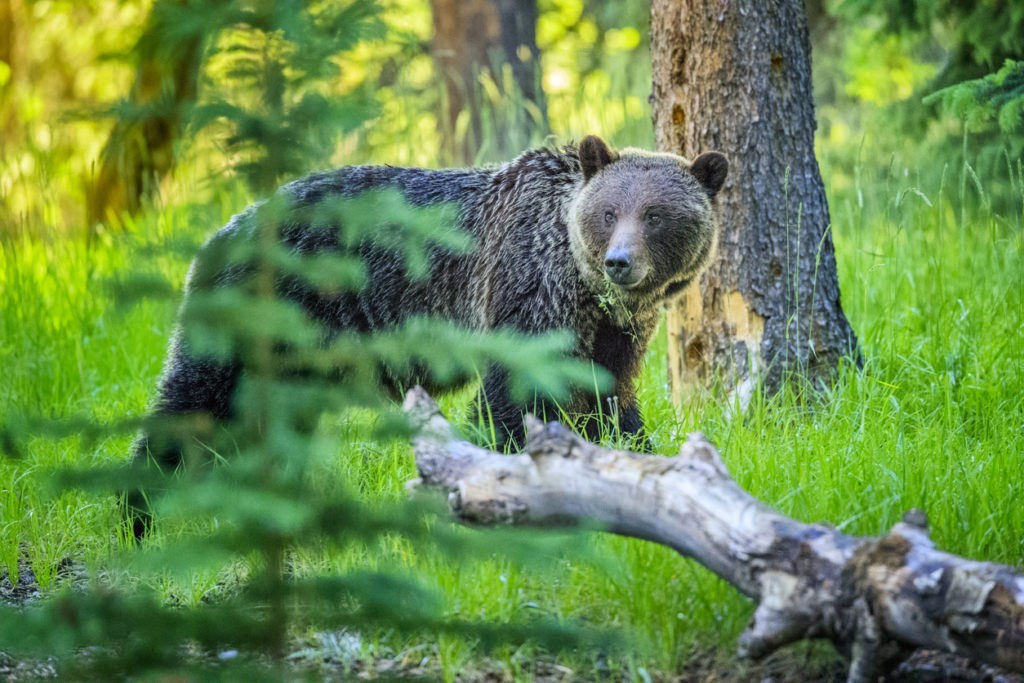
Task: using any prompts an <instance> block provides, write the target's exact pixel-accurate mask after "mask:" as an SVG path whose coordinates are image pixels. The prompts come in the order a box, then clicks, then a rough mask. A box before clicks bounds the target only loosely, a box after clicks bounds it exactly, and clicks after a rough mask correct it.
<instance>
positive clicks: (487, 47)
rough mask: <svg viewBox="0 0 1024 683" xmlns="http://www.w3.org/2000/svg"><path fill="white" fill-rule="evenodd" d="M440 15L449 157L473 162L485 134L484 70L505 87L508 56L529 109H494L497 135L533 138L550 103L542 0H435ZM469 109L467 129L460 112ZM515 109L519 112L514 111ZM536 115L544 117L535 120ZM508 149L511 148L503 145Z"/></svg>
mask: <svg viewBox="0 0 1024 683" xmlns="http://www.w3.org/2000/svg"><path fill="white" fill-rule="evenodd" d="M430 4H431V9H432V11H433V16H434V48H433V49H434V63H435V64H436V65H437V69H438V71H439V72H440V73H441V77H442V81H443V83H444V93H445V99H444V104H443V107H442V112H441V114H440V116H439V124H440V128H441V144H442V148H443V149H442V151H443V153H444V154H445V156H447V157H448V161H449V162H453V163H460V164H466V165H468V164H472V163H473V161H474V159H475V157H476V154H477V152H478V151H479V149H480V146H481V144H482V143H483V139H484V100H483V98H482V96H481V94H482V93H481V88H480V84H479V76H480V74H481V73H486V74H487V75H488V76H489V77H490V78H491V79H492V80H493V81H494V82H495V83H496V84H497V85H498V87H499V89H500V88H502V86H503V85H504V79H503V77H502V75H501V68H500V67H501V64H503V63H505V62H508V63H509V64H510V65H511V67H512V76H513V81H514V83H515V87H516V88H518V90H519V93H503V94H505V95H512V101H513V102H514V101H516V99H517V98H519V97H521V98H522V100H523V102H524V104H526V103H530V104H531V106H532V107H533V108H534V109H535V112H536V116H534V117H531V116H528V115H525V114H526V112H497V111H493V112H491V114H492V123H493V124H494V126H495V128H496V129H495V131H494V135H493V138H494V139H496V140H498V141H503V140H507V139H512V140H517V139H523V138H528V136H529V132H530V129H532V128H534V127H536V126H538V125H540V126H545V125H546V124H545V121H546V116H547V114H546V107H545V104H544V97H543V92H542V91H541V89H540V87H539V84H538V75H539V71H540V69H539V64H540V61H539V57H540V52H539V50H538V48H537V36H536V34H537V4H536V0H431V3H430ZM464 111H465V112H467V113H468V115H469V121H468V125H467V127H466V129H465V130H462V131H460V130H459V116H460V115H461V114H462V113H463V112H464ZM509 114H514V115H509ZM535 119H539V121H538V120H535ZM497 151H499V152H507V150H497Z"/></svg>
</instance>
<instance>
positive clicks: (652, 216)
mask: <svg viewBox="0 0 1024 683" xmlns="http://www.w3.org/2000/svg"><path fill="white" fill-rule="evenodd" d="M661 220H662V219H661V214H660V213H658V212H656V211H651V212H650V213H649V214H647V223H648V224H649V225H652V226H655V227H657V226H659V225H661Z"/></svg>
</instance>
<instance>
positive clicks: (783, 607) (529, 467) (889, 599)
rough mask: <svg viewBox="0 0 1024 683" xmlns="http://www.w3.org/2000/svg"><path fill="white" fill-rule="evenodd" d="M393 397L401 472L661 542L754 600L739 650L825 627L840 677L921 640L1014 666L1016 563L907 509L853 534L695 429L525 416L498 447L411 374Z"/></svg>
mask: <svg viewBox="0 0 1024 683" xmlns="http://www.w3.org/2000/svg"><path fill="white" fill-rule="evenodd" d="M404 408H405V411H406V413H407V414H408V415H409V416H410V419H411V420H412V422H413V425H414V428H415V429H416V431H415V435H414V437H413V450H414V451H415V454H416V466H417V468H418V470H419V475H420V478H419V479H418V480H416V482H414V483H416V484H420V485H426V486H434V487H441V488H444V489H447V490H448V491H449V497H448V500H449V504H450V506H451V509H452V512H453V513H454V514H455V516H456V517H457V518H458V519H460V520H462V521H465V522H470V523H476V524H483V525H493V524H532V525H547V526H550V525H557V524H567V523H576V522H580V521H587V522H590V523H597V524H598V525H601V526H602V527H603V528H605V529H606V530H607V531H610V532H612V533H616V534H621V535H625V536H633V537H636V538H642V539H646V540H649V541H653V542H655V543H660V544H663V545H666V546H669V547H671V548H673V549H675V550H676V551H678V552H679V553H680V554H682V555H683V556H685V557H689V558H692V559H694V560H696V561H697V562H700V563H701V564H702V565H704V566H705V567H707V568H708V569H710V570H711V571H713V572H714V573H715V574H717V575H718V576H720V577H722V578H723V579H725V580H726V581H728V582H729V583H731V584H732V585H733V586H734V587H736V589H737V590H739V591H740V592H741V593H743V594H744V595H746V596H748V597H750V598H752V599H753V600H754V601H756V603H757V608H756V610H755V612H754V616H753V619H752V621H751V623H750V624H749V626H748V627H747V629H746V630H745V631H744V632H743V634H742V635H741V636H740V643H739V651H740V654H741V655H743V656H747V657H751V658H755V659H756V658H760V657H764V656H766V655H768V654H770V653H772V652H774V651H775V650H777V649H779V648H780V647H782V646H784V645H787V644H789V643H792V642H795V641H798V640H803V639H813V638H824V639H828V640H831V641H832V642H833V643H835V644H836V645H837V646H838V647H839V649H840V650H841V651H843V652H845V653H847V654H848V656H849V658H850V669H849V677H848V680H850V681H869V680H875V679H876V678H878V677H879V676H881V675H884V674H885V673H886V672H887V671H889V670H890V669H891V668H892V667H893V666H895V665H896V664H898V663H899V662H900V661H902V660H903V659H905V658H906V656H907V655H908V654H910V653H911V652H913V651H914V650H915V649H918V648H927V649H931V650H939V651H943V652H949V653H954V654H957V655H960V656H963V657H966V658H968V659H971V660H975V661H979V662H985V663H988V664H993V665H995V666H998V667H1002V668H1004V669H1010V670H1013V671H1024V576H1022V575H1021V574H1020V573H1018V572H1016V571H1015V570H1014V569H1012V568H1011V567H1008V566H1005V565H999V564H993V563H987V562H976V561H972V560H968V559H965V558H961V557H957V556H955V555H951V554H949V553H945V552H942V551H940V550H937V549H936V548H935V547H934V545H933V544H932V542H931V540H930V539H929V537H928V529H927V519H926V518H925V516H924V514H923V513H922V512H920V511H917V510H911V511H910V512H908V513H907V514H906V515H905V516H904V519H903V521H902V522H899V523H897V524H896V525H895V526H893V528H892V529H891V530H890V531H889V532H888V533H887V534H885V535H883V536H880V537H858V536H850V535H847V534H843V533H841V532H839V531H838V530H836V529H834V528H832V527H830V526H826V525H822V524H804V523H801V522H798V521H796V520H793V519H790V518H788V517H786V516H784V515H782V514H780V513H778V512H776V511H774V510H772V509H771V508H769V507H768V506H767V505H765V504H764V503H761V502H760V501H758V500H757V499H755V498H754V497H752V496H751V495H750V494H749V493H747V492H746V491H744V490H743V489H741V488H740V487H739V486H738V485H737V484H736V483H735V482H734V481H733V480H732V478H731V477H730V476H729V473H728V471H727V470H726V468H725V466H724V464H723V463H722V459H721V457H720V456H719V454H718V452H717V451H716V450H715V448H714V446H712V445H711V444H710V443H708V441H707V440H705V438H704V436H703V435H701V434H699V433H696V434H691V435H690V436H689V438H688V440H687V441H686V443H684V444H683V446H682V448H681V449H680V452H679V455H677V456H675V457H663V456H652V455H641V454H638V453H632V452H629V451H619V450H610V449H606V448H602V447H600V446H597V445H594V444H592V443H589V442H587V441H585V440H583V439H581V438H580V437H578V436H576V435H575V434H573V433H572V432H571V431H569V430H568V429H567V428H565V427H563V426H562V425H560V424H558V423H548V424H543V423H541V422H540V421H539V420H537V419H535V418H532V417H530V418H527V438H526V448H525V450H524V451H523V452H522V453H520V454H517V455H502V454H499V453H495V452H493V451H489V450H486V449H483V448H480V447H478V446H475V445H473V444H471V443H468V442H466V441H463V440H460V439H458V437H457V436H456V434H455V432H454V430H453V429H452V427H451V425H450V424H449V423H448V421H447V420H446V419H445V417H444V416H443V415H442V414H441V412H440V410H439V409H438V407H437V404H436V403H434V401H433V400H432V399H431V398H430V396H429V395H427V393H426V392H425V391H423V390H422V389H420V388H419V387H417V388H415V389H413V390H411V391H410V392H409V393H408V394H407V396H406V400H405V406H404Z"/></svg>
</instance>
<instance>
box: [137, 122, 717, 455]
mask: <svg viewBox="0 0 1024 683" xmlns="http://www.w3.org/2000/svg"><path fill="white" fill-rule="evenodd" d="M727 169H728V163H727V161H726V158H725V157H724V156H723V155H722V154H719V153H717V152H709V153H705V154H702V155H700V156H699V157H697V158H696V159H695V160H694V161H693V162H689V161H687V160H686V159H684V158H682V157H679V156H675V155H673V154H663V153H651V152H646V151H642V150H638V149H631V148H626V149H621V150H618V151H613V150H612V149H610V148H609V147H608V145H606V144H605V142H604V141H603V140H601V139H600V138H598V137H594V136H588V137H586V138H584V139H583V140H582V142H580V143H579V145H578V146H574V145H569V146H565V147H562V148H559V149H549V148H543V149H535V150H532V151H528V152H525V153H523V154H522V155H520V156H519V157H518V158H516V159H514V160H512V161H510V162H508V163H505V164H502V165H498V166H492V167H484V168H468V169H446V170H425V169H418V168H396V167H391V166H353V167H345V168H340V169H337V170H332V171H327V172H322V173H317V174H313V175H311V176H309V177H306V178H303V179H301V180H298V181H296V182H293V183H291V184H290V185H287V186H285V187H284V188H282V190H281V192H282V193H283V194H284V195H286V196H287V197H288V198H289V199H290V201H291V202H292V204H293V206H295V207H297V208H299V209H301V208H303V207H312V206H316V205H317V204H319V203H322V202H324V201H325V200H329V199H331V198H338V197H355V196H357V195H360V194H361V193H364V192H366V191H368V190H377V189H393V190H397V191H398V192H400V193H401V195H402V196H403V197H404V199H405V201H406V202H408V203H409V204H411V205H413V206H417V207H423V206H432V205H439V204H443V203H445V204H448V205H450V206H454V207H455V210H454V211H451V212H450V213H449V214H448V215H449V216H450V220H451V221H452V223H453V225H452V226H450V227H451V228H452V229H461V230H463V231H465V232H466V233H468V234H469V235H470V236H471V238H472V240H473V243H474V248H473V249H472V250H471V251H470V252H469V253H454V252H451V251H445V250H443V249H435V250H432V251H431V257H430V258H431V260H430V263H429V272H428V274H427V276H426V277H424V278H410V277H409V276H408V273H407V272H406V268H405V266H404V264H403V262H402V260H401V257H400V256H398V255H396V254H394V253H393V252H391V251H387V250H382V249H380V248H376V247H374V246H372V245H360V246H359V248H358V250H359V255H360V256H361V257H362V258H363V260H364V262H365V264H366V270H367V278H368V280H367V283H366V284H365V286H364V287H363V288H362V289H361V290H360V291H358V292H352V293H344V294H340V295H337V296H329V295H324V294H322V293H320V292H316V291H314V290H312V289H311V288H309V286H308V285H303V284H301V283H299V282H298V281H297V280H296V281H293V282H290V283H287V284H285V285H283V286H281V287H280V289H281V291H280V294H281V295H283V296H285V297H287V298H289V299H291V300H293V301H297V302H299V303H300V304H301V305H302V307H303V308H304V309H305V311H306V313H307V314H308V315H309V316H310V317H311V318H313V319H315V320H316V321H318V322H319V323H320V324H322V325H323V327H324V328H325V332H326V333H327V334H330V333H331V332H338V331H342V330H356V331H362V332H365V331H378V330H385V329H388V328H391V327H394V326H396V325H398V324H401V323H402V322H403V321H405V320H407V319H409V318H410V317H411V316H435V317H440V318H443V319H446V320H448V321H451V322H453V323H455V324H457V325H459V326H462V327H464V328H468V329H471V330H499V329H507V330H514V331H517V332H520V333H523V334H528V335H534V334H539V333H544V332H549V331H554V330H568V331H571V332H572V334H573V336H574V338H575V348H574V349H573V351H572V355H573V356H574V357H576V358H578V359H581V360H585V361H592V362H593V363H594V364H596V365H598V366H601V367H603V368H605V369H606V370H607V371H608V373H609V374H610V375H611V377H612V379H613V387H612V389H611V392H610V393H609V394H608V396H607V397H598V396H595V395H594V391H593V389H591V390H589V391H588V390H581V391H579V392H577V393H576V394H574V395H572V396H571V398H570V400H569V401H568V403H562V404H561V406H560V407H561V408H563V409H565V410H567V411H568V412H570V413H577V414H584V415H586V414H600V413H602V412H604V413H607V412H608V410H607V405H601V403H603V402H605V401H606V400H607V398H610V397H612V396H614V397H617V409H618V414H617V423H618V424H617V426H618V428H619V429H620V430H621V431H622V432H625V433H628V434H636V433H639V432H640V431H641V430H642V421H641V416H640V411H639V409H638V407H637V402H636V395H635V390H634V384H635V382H636V379H637V375H638V372H639V369H640V364H641V361H642V359H643V355H644V351H645V350H646V349H647V346H648V343H649V341H650V339H651V336H652V334H653V333H654V330H655V327H656V325H657V320H658V311H659V306H660V305H661V304H662V303H663V302H665V301H666V300H667V299H669V298H670V297H672V296H673V295H674V294H676V293H678V292H680V291H681V290H682V289H683V288H684V287H686V285H687V284H689V283H690V282H691V281H692V280H693V278H694V277H695V276H696V275H697V274H698V273H699V272H700V270H701V268H703V267H704V265H705V264H706V263H707V261H708V259H709V257H710V255H711V254H712V252H713V250H714V247H715V242H716V235H717V224H716V219H715V196H716V194H717V193H718V191H719V190H720V189H721V187H722V184H723V182H724V180H725V176H726V173H727ZM296 215H301V212H297V213H296ZM386 220H387V219H386V217H382V225H383V224H384V222H386ZM253 222H254V219H253V211H252V209H250V210H249V211H247V212H245V213H242V214H240V215H238V216H235V218H233V219H232V220H231V221H230V222H229V224H228V225H227V226H226V227H225V228H223V229H222V230H221V231H220V232H219V233H217V235H216V236H214V237H213V238H212V239H211V241H210V242H209V243H208V244H207V246H206V247H205V248H204V250H203V252H204V253H209V252H210V251H213V250H216V248H217V245H218V244H223V243H224V242H225V240H230V239H231V238H233V237H237V235H238V234H239V233H240V232H244V231H246V230H251V223H253ZM280 239H281V240H283V242H284V243H285V244H286V245H287V246H288V247H289V248H290V249H292V250H293V251H294V253H296V254H298V255H309V254H317V253H324V252H332V251H334V252H338V251H341V250H342V246H341V245H340V244H339V237H338V230H337V229H334V230H330V229H325V228H323V227H319V228H318V227H314V226H312V225H310V224H304V223H303V222H302V221H301V220H298V219H297V220H293V221H291V222H289V223H288V224H287V226H286V227H285V228H284V229H282V231H281V237H280ZM203 259H204V256H203V253H201V254H200V256H199V257H198V258H197V260H196V263H195V264H193V268H192V271H191V273H190V278H189V281H188V284H187V286H186V299H185V300H186V305H187V302H188V295H189V292H195V291H202V290H207V289H210V288H213V287H217V286H221V285H223V283H224V282H226V281H230V280H231V279H232V277H233V276H232V275H231V274H230V273H226V272H224V273H217V272H212V273H211V272H209V268H205V269H204V268H203V267H202V261H203ZM279 284H280V283H279ZM245 372H246V368H245V367H244V363H243V362H241V361H236V362H226V361H221V360H211V359H210V358H204V357H197V356H196V355H195V354H191V353H190V352H189V350H188V348H187V344H186V342H185V339H184V336H183V335H182V334H181V332H180V330H179V332H178V333H176V335H175V339H174V340H173V341H172V344H171V349H170V352H169V357H168V360H167V363H166V366H165V372H164V375H163V377H162V380H161V384H160V388H159V395H158V397H157V400H156V403H155V406H154V409H153V412H154V413H155V414H156V415H157V416H165V415H174V416H178V415H184V414H199V415H205V416H207V418H208V419H209V418H212V422H213V423H217V422H218V421H227V420H229V419H230V418H231V416H232V399H233V395H234V391H235V389H236V386H237V384H238V382H239V378H240V377H241V376H242V375H243V373H245ZM382 379H383V380H384V381H385V382H386V383H388V384H393V385H395V386H406V387H407V386H410V385H411V384H412V383H413V382H415V381H418V380H421V379H422V378H419V377H396V376H394V374H393V373H391V372H389V371H386V370H385V371H382ZM481 392H482V398H483V404H484V405H485V406H486V409H487V411H488V414H489V415H490V416H491V418H492V419H493V423H494V426H495V431H496V432H497V433H498V435H499V438H500V439H502V440H504V441H505V442H507V443H510V444H521V443H522V435H523V413H524V410H526V409H529V410H531V411H533V410H537V409H538V408H539V409H540V410H543V409H544V407H545V402H544V400H543V399H541V400H540V405H538V404H537V403H531V404H530V405H528V406H527V405H521V404H516V403H514V402H513V400H512V399H511V397H510V395H509V390H508V377H507V374H506V370H505V369H504V368H502V367H492V368H489V369H487V370H486V371H485V374H484V376H483V386H482V390H481ZM548 407H550V406H548ZM551 414H552V415H554V414H555V413H554V412H551ZM208 421H209V420H208ZM595 429H596V427H595V426H594V425H593V424H591V425H590V426H589V427H587V428H586V429H585V431H587V432H588V434H589V435H591V436H593V434H594V433H596V432H595V431H594V430H595ZM135 448H136V458H137V459H138V458H146V457H149V458H152V459H154V460H155V461H156V462H158V463H159V464H160V465H161V466H163V467H165V468H168V467H169V468H173V467H174V466H176V465H177V464H178V463H179V462H180V460H181V444H180V443H176V442H175V440H174V439H173V438H171V439H161V440H160V445H159V446H158V445H157V444H156V441H155V440H153V439H150V438H149V437H148V436H147V434H145V433H144V434H143V435H142V436H141V437H140V438H139V440H138V441H137V443H136V447H135Z"/></svg>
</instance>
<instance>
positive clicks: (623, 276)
mask: <svg viewBox="0 0 1024 683" xmlns="http://www.w3.org/2000/svg"><path fill="white" fill-rule="evenodd" d="M579 156H580V168H581V170H582V172H583V183H584V184H583V187H582V188H581V190H580V192H579V195H578V196H577V198H576V200H575V202H574V203H573V205H572V207H571V208H570V215H569V233H570V244H571V246H572V251H573V256H574V258H575V260H576V262H577V264H578V265H579V267H580V270H581V272H582V273H583V275H584V277H585V278H586V279H587V280H588V281H589V282H590V284H591V286H592V287H595V288H596V289H597V290H598V291H607V290H610V291H611V292H612V293H614V294H615V295H616V296H617V297H618V298H620V299H622V300H623V303H625V304H627V305H629V303H630V302H631V301H632V302H636V303H637V304H639V303H640V302H642V301H649V300H650V299H652V298H657V299H660V298H662V297H665V296H669V295H671V294H673V293H675V292H676V291H678V290H680V289H682V287H683V286H685V284H687V283H689V282H690V281H691V280H692V279H693V278H694V277H695V276H696V275H697V273H699V272H700V270H701V269H702V268H703V267H704V266H705V265H706V263H707V261H708V260H709V258H710V256H711V254H712V253H713V251H714V246H715V241H716V239H717V233H718V225H717V221H716V220H715V214H714V206H713V204H714V198H715V195H716V194H717V193H718V191H719V190H720V189H721V187H722V183H723V182H724V181H725V176H726V173H727V171H728V162H727V161H726V158H725V157H724V156H723V155H721V154H719V153H718V152H709V153H706V154H702V155H700V156H699V157H697V159H695V160H694V161H693V163H692V164H691V163H689V162H688V161H686V159H684V158H682V157H679V156H675V155H673V154H654V153H650V152H645V151H642V150H634V149H624V150H621V151H619V152H617V153H616V152H612V151H611V150H610V149H609V148H608V146H607V145H606V144H605V143H604V141H602V140H601V139H600V138H597V137H594V136H589V137H587V138H584V140H583V141H582V142H581V143H580V146H579Z"/></svg>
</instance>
